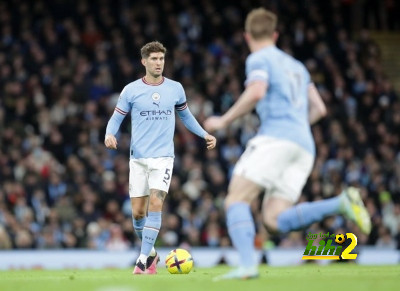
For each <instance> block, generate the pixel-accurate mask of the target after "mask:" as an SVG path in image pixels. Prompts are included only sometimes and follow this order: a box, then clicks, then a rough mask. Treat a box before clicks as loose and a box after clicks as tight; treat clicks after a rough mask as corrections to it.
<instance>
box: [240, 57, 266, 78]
mask: <svg viewBox="0 0 400 291" xmlns="http://www.w3.org/2000/svg"><path fill="white" fill-rule="evenodd" d="M268 77H269V75H268V67H267V63H266V61H265V60H263V59H262V55H259V54H251V55H249V56H248V58H247V60H246V81H245V82H244V85H245V86H247V85H249V84H250V83H251V82H254V81H264V82H265V83H267V84H268Z"/></svg>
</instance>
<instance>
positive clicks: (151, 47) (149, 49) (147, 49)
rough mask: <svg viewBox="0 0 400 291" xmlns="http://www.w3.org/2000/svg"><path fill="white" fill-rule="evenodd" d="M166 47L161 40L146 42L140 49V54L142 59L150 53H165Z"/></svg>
mask: <svg viewBox="0 0 400 291" xmlns="http://www.w3.org/2000/svg"><path fill="white" fill-rule="evenodd" d="M166 52H167V49H166V48H165V47H164V45H163V44H162V43H161V42H158V41H152V42H149V43H146V44H145V45H144V46H143V47H142V48H141V49H140V54H141V55H142V58H143V59H147V58H148V57H149V56H150V54H151V53H163V54H166Z"/></svg>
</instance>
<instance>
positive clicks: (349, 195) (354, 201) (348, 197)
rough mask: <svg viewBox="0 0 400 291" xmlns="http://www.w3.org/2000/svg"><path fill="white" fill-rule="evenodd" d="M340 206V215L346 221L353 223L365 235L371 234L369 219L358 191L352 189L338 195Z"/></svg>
mask: <svg viewBox="0 0 400 291" xmlns="http://www.w3.org/2000/svg"><path fill="white" fill-rule="evenodd" d="M340 196H341V198H342V204H341V207H340V211H341V213H342V214H343V215H344V216H345V217H346V218H348V219H350V220H352V221H354V222H355V223H356V224H357V225H358V227H359V228H360V229H361V231H362V232H363V233H365V234H370V233H371V217H370V215H369V213H368V210H367V208H365V205H364V202H363V201H362V198H361V195H360V190H359V189H357V188H354V187H349V188H347V189H345V190H344V191H343V192H342V194H341V195H340Z"/></svg>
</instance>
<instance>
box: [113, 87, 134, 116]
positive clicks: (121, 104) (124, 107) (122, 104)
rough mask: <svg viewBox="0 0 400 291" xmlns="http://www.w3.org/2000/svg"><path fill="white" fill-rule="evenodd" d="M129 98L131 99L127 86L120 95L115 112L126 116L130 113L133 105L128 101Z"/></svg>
mask: <svg viewBox="0 0 400 291" xmlns="http://www.w3.org/2000/svg"><path fill="white" fill-rule="evenodd" d="M128 97H129V89H128V87H127V86H125V88H124V89H123V90H122V92H121V94H120V95H119V98H118V102H117V106H116V107H115V111H117V112H118V113H121V114H122V115H126V114H127V113H128V112H129V111H131V104H130V103H129V101H128Z"/></svg>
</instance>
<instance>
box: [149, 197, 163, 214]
mask: <svg viewBox="0 0 400 291" xmlns="http://www.w3.org/2000/svg"><path fill="white" fill-rule="evenodd" d="M162 206H163V201H162V200H161V199H158V198H155V197H153V198H151V199H150V200H149V211H161V209H162Z"/></svg>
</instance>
